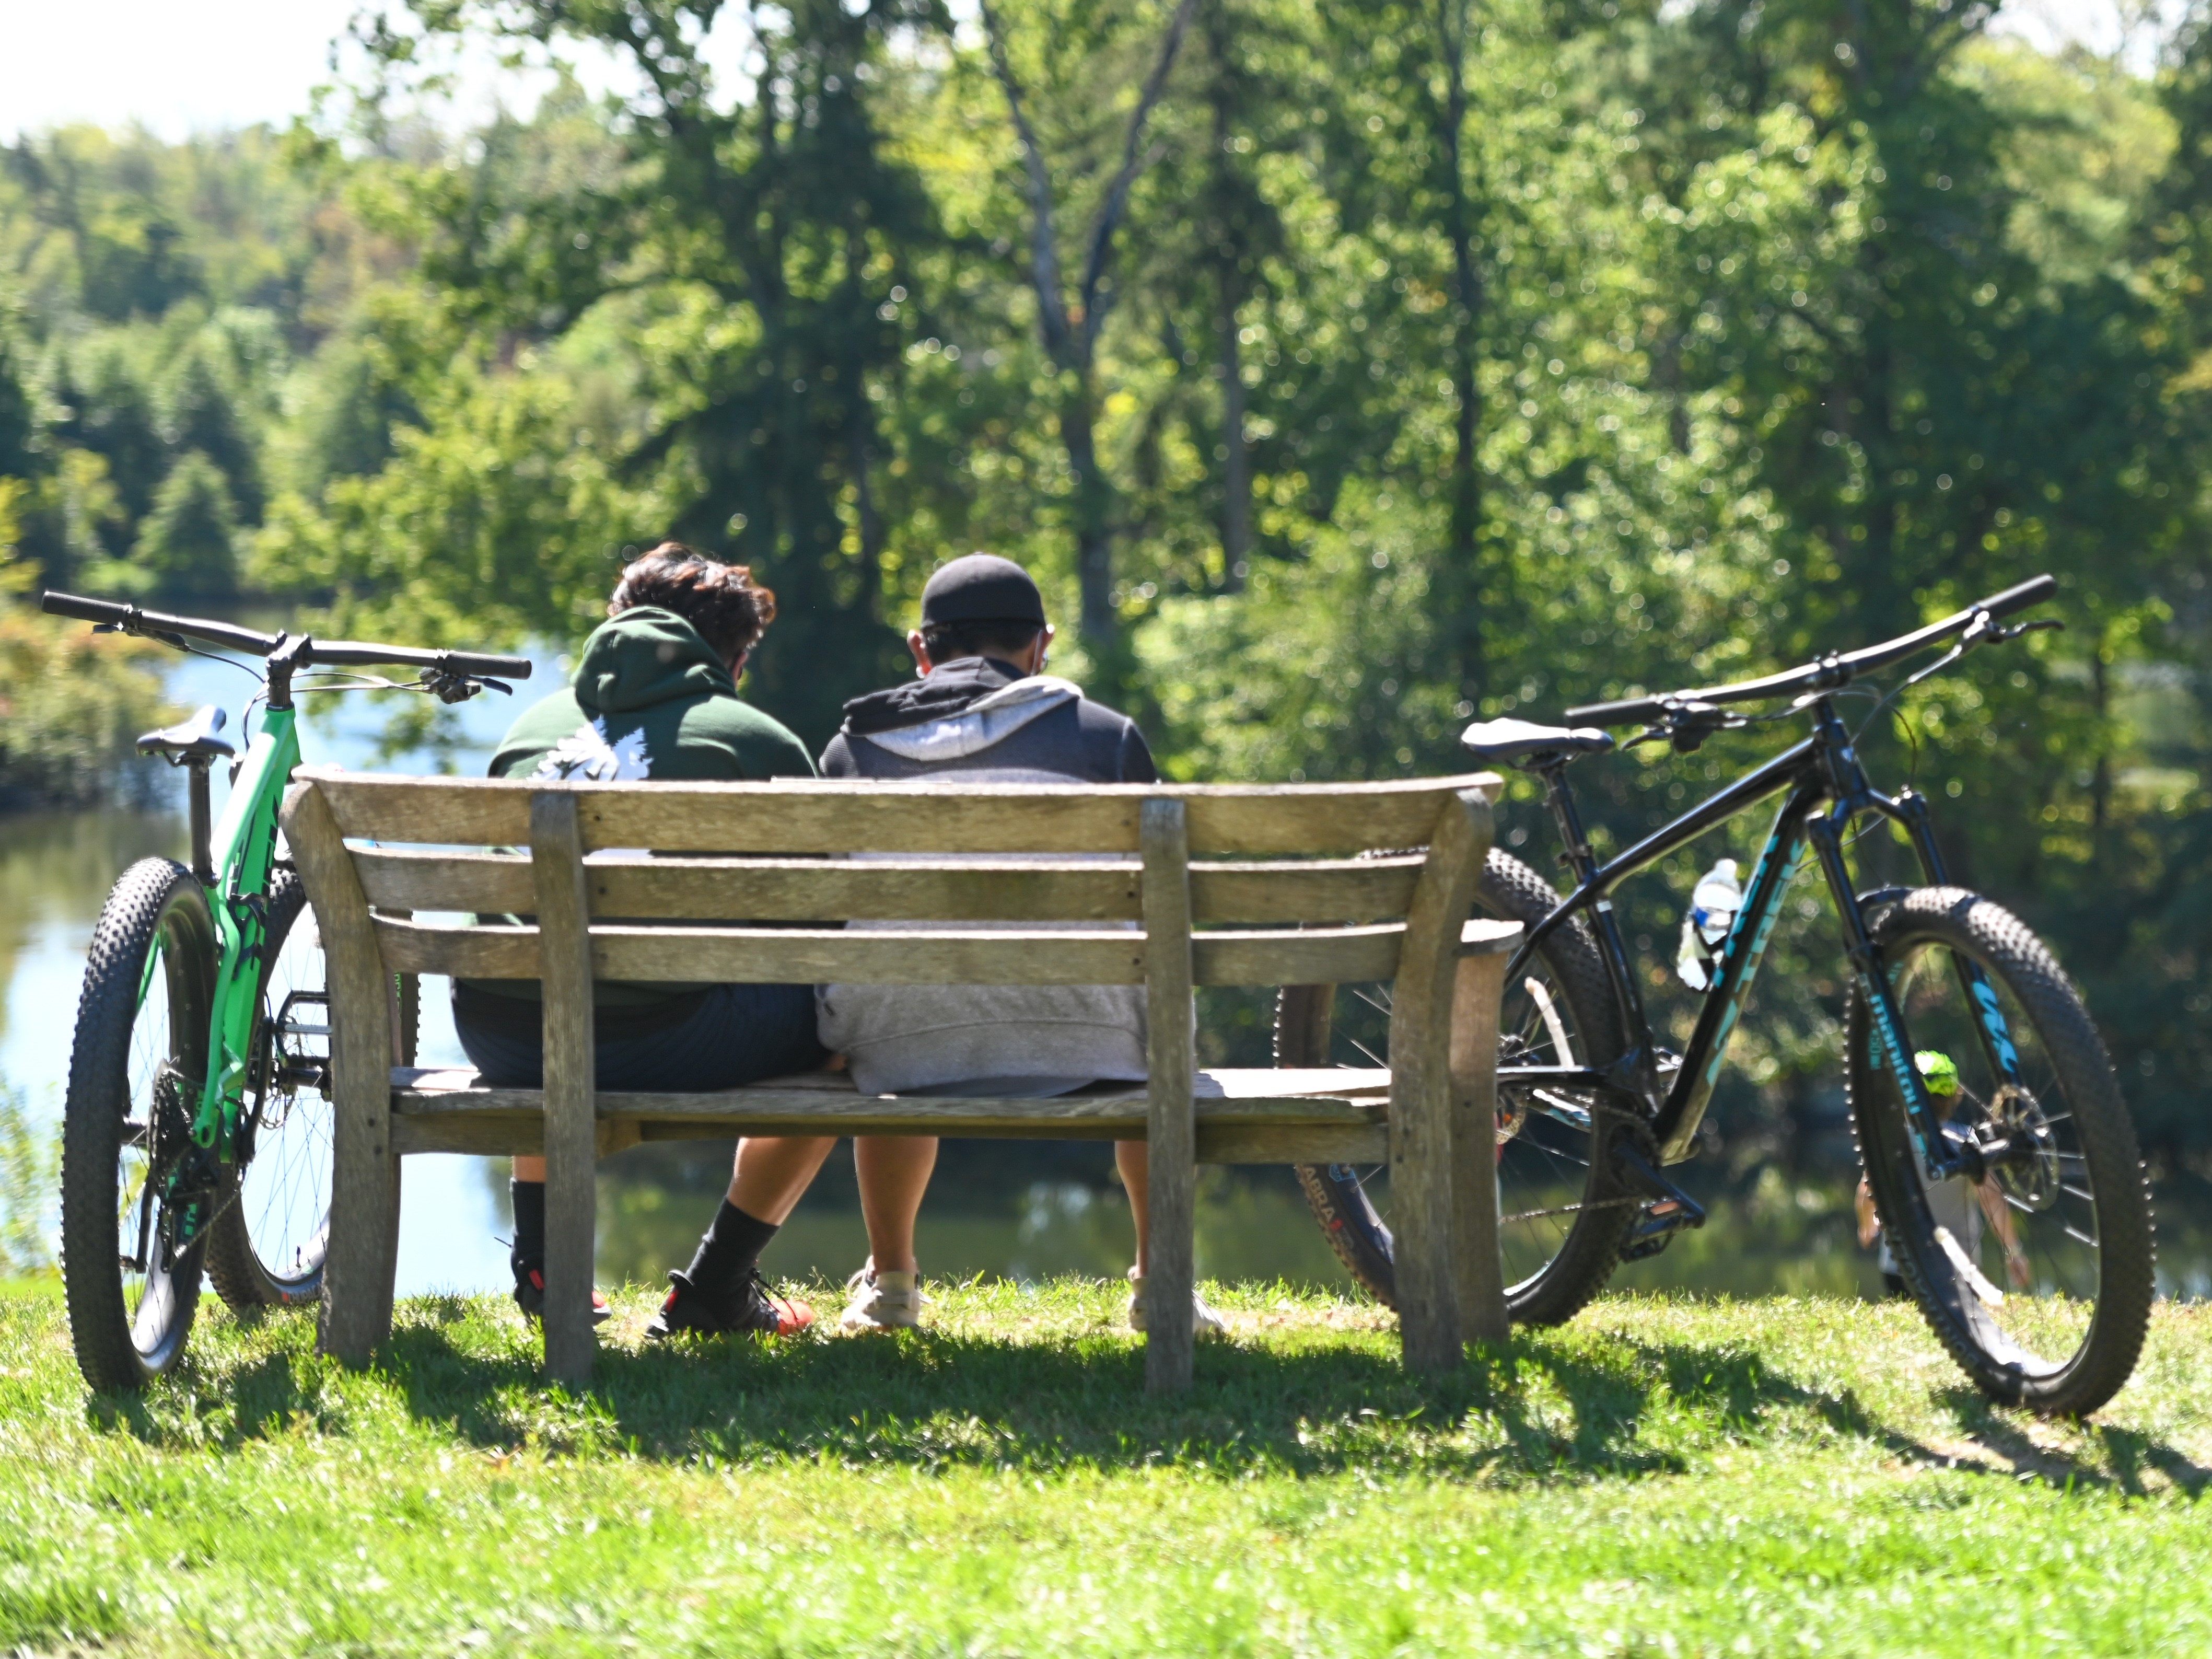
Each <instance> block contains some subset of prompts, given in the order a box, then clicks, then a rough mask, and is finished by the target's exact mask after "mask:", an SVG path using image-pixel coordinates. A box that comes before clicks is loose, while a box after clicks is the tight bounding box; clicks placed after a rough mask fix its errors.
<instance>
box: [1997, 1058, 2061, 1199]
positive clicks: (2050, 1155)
mask: <svg viewBox="0 0 2212 1659" xmlns="http://www.w3.org/2000/svg"><path fill="white" fill-rule="evenodd" d="M1990 1122H1991V1123H1992V1124H1993V1125H1994V1126H1995V1127H1996V1131H1997V1133H2000V1134H2002V1136H2003V1137H2004V1138H2005V1141H2006V1143H2007V1146H2008V1149H2009V1150H2008V1152H2007V1153H2006V1155H2005V1157H2004V1158H2002V1160H2001V1161H2000V1162H1999V1163H1998V1164H1997V1168H1996V1177H1997V1182H1998V1184H1999V1185H2001V1186H2002V1188H2004V1189H2005V1191H2006V1192H2007V1193H2008V1194H2010V1195H2011V1196H2012V1197H2013V1198H2014V1199H2015V1200H2018V1201H2019V1202H2020V1203H2021V1204H2023V1205H2025V1206H2027V1208H2029V1209H2031V1210H2036V1211H2042V1210H2047V1209H2049V1208H2050V1207H2051V1206H2052V1205H2053V1204H2056V1203H2057V1201H2058V1192H2059V1179H2060V1175H2059V1165H2058V1137H2057V1135H2056V1134H2055V1133H2053V1132H2052V1130H2051V1121H2050V1119H2049V1118H2047V1117H2046V1116H2045V1115H2044V1111H2043V1107H2042V1105H2041V1104H2040V1103H2039V1102H2038V1101H2037V1100H2036V1098H2035V1097H2034V1096H2033V1095H2032V1094H2030V1093H2029V1092H2028V1091H2027V1090H2025V1089H2023V1088H2021V1087H2020V1086H2019V1085H2016V1084H2007V1085H2005V1086H2004V1087H2003V1088H2002V1089H2000V1090H1999V1091H1997V1095H1996V1099H1994V1100H1993V1101H1991V1102H1990Z"/></svg>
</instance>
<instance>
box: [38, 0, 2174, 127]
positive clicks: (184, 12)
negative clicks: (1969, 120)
mask: <svg viewBox="0 0 2212 1659" xmlns="http://www.w3.org/2000/svg"><path fill="white" fill-rule="evenodd" d="M359 3H360V0H0V141H8V142H12V141H13V140H14V139H15V137H16V136H17V135H18V134H19V133H21V132H22V131H26V130H29V131H36V130H38V129H40V128H43V127H49V126H53V125H58V124H59V123H62V122H65V121H91V122H96V123H98V124H100V125H103V126H109V127H121V126H124V125H128V124H129V123H131V122H132V121H137V122H140V123H143V125H145V126H147V127H149V128H150V129H151V130H152V131H154V132H155V133H156V134H158V135H160V136H161V137H165V138H177V137H182V136H183V135H185V133H188V132H191V131H205V130H209V129H216V128H222V127H236V126H245V125H250V124H252V123H253V122H256V121H267V122H270V123H271V124H272V125H279V126H281V125H283V124H284V123H285V122H286V121H288V120H289V118H291V117H292V116H294V115H295V114H298V113H300V112H302V111H304V110H305V109H306V108H307V100H308V96H309V94H311V93H312V92H313V89H314V88H316V87H317V86H319V85H322V84H324V83H325V82H328V81H329V80H330V79H331V69H330V51H331V41H332V40H333V39H335V38H336V37H337V36H339V35H342V34H343V33H344V31H345V27H346V24H347V22H348V21H349V20H350V19H351V17H352V15H353V14H354V12H355V10H356V7H357V6H358V4H359ZM2169 4H2171V5H2172V6H2173V7H2174V8H2175V9H2177V10H2178V7H2179V0H2169ZM2123 8H2126V12H2124V10H2123ZM392 9H393V10H395V11H396V10H398V9H400V8H399V6H398V3H397V0H392ZM2141 9H2142V7H2141V6H2140V4H2131V3H2130V0H2007V5H2006V9H2005V15H2003V16H2002V18H2001V20H2000V27H2003V28H2004V29H2006V30H2007V32H2008V33H2019V34H2023V35H2026V36H2027V37H2028V38H2029V39H2031V40H2036V41H2038V42H2039V43H2040V44H2043V45H2045V46H2048V45H2051V44H2053V43H2055V42H2056V41H2058V40H2066V39H2075V40H2082V41H2084V42H2086V43H2087V44H2089V45H2092V46H2095V47H2097V48H2098V49H2099V50H2100V51H2105V52H2111V51H2114V50H2118V49H2119V48H2120V47H2121V46H2123V45H2126V46H2128V47H2129V49H2130V50H2129V57H2130V61H2131V62H2134V63H2136V64H2137V65H2138V66H2139V67H2142V66H2147V65H2148V62H2149V60H2150V58H2151V57H2152V55H2153V54H2154V52H2155V50H2156V41H2157V39H2158V36H2159V31H2158V30H2157V29H2155V28H2154V27H2152V28H2137V29H2136V30H2133V31H2129V30H2126V29H2124V27H2122V24H2121V19H2122V17H2123V15H2126V13H2137V14H2139V13H2140V11H2141ZM728 10H729V14H730V15H732V17H734V16H735V15H737V14H738V8H737V7H735V6H732V7H730V8H729V9H728ZM716 33H717V35H720V34H724V33H731V34H734V33H735V31H734V30H730V29H718V30H717V31H716ZM729 45H730V46H731V48H732V52H731V53H730V55H731V56H732V58H734V57H735V55H736V53H737V52H738V51H741V50H742V45H743V43H742V41H741V40H735V39H733V40H731V41H730V42H729ZM721 55H722V54H721V53H719V52H718V53H716V54H715V56H717V57H720V56H721ZM580 70H581V71H582V73H583V76H584V78H585V81H586V84H587V85H593V86H594V87H595V88H598V87H605V86H606V85H609V84H611V82H612V81H613V78H614V76H615V74H616V70H614V68H613V67H612V65H611V64H608V63H605V62H604V61H603V62H600V63H598V64H592V63H586V64H581V65H580ZM540 84H542V82H540V81H539V80H538V79H536V78H535V77H530V76H524V75H521V74H518V73H515V72H510V71H506V70H500V69H498V68H497V67H496V66H495V65H494V64H491V63H490V62H489V60H486V59H482V58H479V59H478V60H477V61H476V62H474V63H473V64H471V65H470V66H469V67H468V69H467V70H466V72H465V76H464V94H463V99H462V102H463V106H464V108H466V109H471V110H472V111H474V110H482V109H483V108H487V107H489V105H490V104H491V102H492V101H493V100H495V99H504V100H506V101H507V103H509V104H510V105H512V106H518V107H526V106H528V105H529V104H530V103H531V102H532V100H533V99H534V98H535V96H536V94H537V89H538V86H539V85H540Z"/></svg>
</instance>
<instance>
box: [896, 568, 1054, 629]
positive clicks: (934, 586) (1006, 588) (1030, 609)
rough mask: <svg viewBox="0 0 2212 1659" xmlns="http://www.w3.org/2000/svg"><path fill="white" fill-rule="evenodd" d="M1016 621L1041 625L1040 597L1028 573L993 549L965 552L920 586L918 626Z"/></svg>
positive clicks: (1041, 599) (1041, 601)
mask: <svg viewBox="0 0 2212 1659" xmlns="http://www.w3.org/2000/svg"><path fill="white" fill-rule="evenodd" d="M964 622H1018V623H1036V625H1037V626H1038V627H1039V628H1042V627H1043V626H1044V595H1043V594H1042V593H1040V592H1037V585H1036V583H1035V582H1034V581H1032V580H1030V573H1029V572H1028V571H1026V570H1024V569H1023V568H1021V566H1019V565H1018V564H1016V563H1015V562H1013V561H1012V559H1002V558H1000V556H998V555H997V554H995V553H969V554H967V555H965V556H963V557H961V558H957V559H955V560H953V561H952V562H951V563H950V564H946V565H941V566H939V568H938V571H937V574H935V575H933V576H932V577H931V578H930V579H929V585H928V586H926V587H924V588H923V589H922V590H921V625H922V626H923V627H924V628H936V627H939V626H940V625H942V624H944V623H964Z"/></svg>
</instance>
